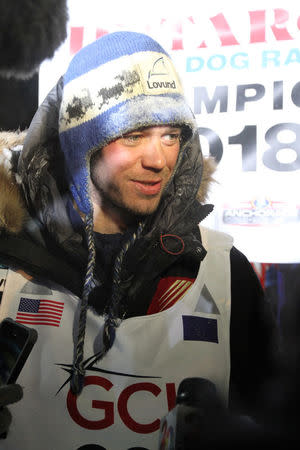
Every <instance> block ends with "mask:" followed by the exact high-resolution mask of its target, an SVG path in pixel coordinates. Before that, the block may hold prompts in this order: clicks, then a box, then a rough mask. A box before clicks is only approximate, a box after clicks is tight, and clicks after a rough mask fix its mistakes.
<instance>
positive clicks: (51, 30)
mask: <svg viewBox="0 0 300 450" xmlns="http://www.w3.org/2000/svg"><path fill="white" fill-rule="evenodd" d="M0 11H1V14H0V54H1V58H0V76H2V77H5V78H10V77H13V78H17V79H28V78H31V77H32V76H33V74H34V73H35V72H36V71H37V70H38V68H39V66H40V64H41V63H42V62H43V61H44V60H45V59H47V58H51V57H52V56H53V55H54V51H55V50H56V49H57V48H58V46H59V45H60V44H61V43H62V42H63V41H64V40H65V39H66V37H67V19H68V11H67V0H38V1H32V0H22V1H20V0H17V1H7V0H0Z"/></svg>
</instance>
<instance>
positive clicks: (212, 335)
mask: <svg viewBox="0 0 300 450" xmlns="http://www.w3.org/2000/svg"><path fill="white" fill-rule="evenodd" d="M182 325H183V339H184V340H185V341H205V342H215V343H218V342H219V340H218V322H217V320H216V319H211V318H207V317H197V316H182Z"/></svg>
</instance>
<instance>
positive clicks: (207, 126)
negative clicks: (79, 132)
mask: <svg viewBox="0 0 300 450" xmlns="http://www.w3.org/2000/svg"><path fill="white" fill-rule="evenodd" d="M69 15H70V20H69V24H68V38H67V39H66V41H65V42H64V44H63V45H62V46H61V47H60V48H59V49H58V50H57V52H56V54H55V56H54V58H53V59H52V60H51V61H46V62H44V63H43V65H42V66H41V69H40V94H39V97H40V101H42V100H43V98H44V97H45V95H46V94H47V92H48V91H49V90H50V89H51V88H52V86H53V85H54V84H55V83H56V81H57V79H58V78H59V76H60V75H62V74H63V73H64V70H65V69H66V67H67V64H68V62H69V61H70V59H71V57H72V56H73V54H74V53H75V52H76V51H78V50H79V49H80V48H81V47H82V46H83V45H86V44H88V43H89V42H91V41H93V40H94V39H96V38H98V37H100V36H102V35H104V34H106V33H108V32H112V31H117V30H132V31H138V32H144V33H146V34H149V35H151V36H152V37H153V38H155V39H156V40H157V41H159V42H160V43H161V45H162V46H163V47H164V48H165V49H166V50H167V51H168V52H169V53H170V55H171V56H172V58H173V60H174V62H175V65H176V67H177V69H178V71H179V74H180V77H181V79H182V82H183V86H184V89H185V92H186V97H187V99H188V102H189V104H190V106H191V108H192V110H193V111H194V113H195V116H196V119H197V123H198V125H199V135H200V140H201V145H202V149H203V153H204V154H205V155H206V156H208V155H211V156H213V157H214V158H215V160H216V162H217V171H216V174H215V179H216V183H214V185H213V187H212V189H211V192H210V197H209V202H211V203H213V204H214V205H215V209H214V212H213V213H212V214H211V215H210V216H209V217H208V218H207V219H206V221H205V222H206V224H207V225H208V226H211V227H212V228H215V229H219V230H221V231H224V232H227V233H229V234H230V235H232V236H233V237H234V243H235V246H236V247H238V248H239V249H240V250H241V251H243V252H244V253H245V255H246V256H247V257H248V259H249V260H250V261H255V262H264V263H273V262H276V263H293V262H300V239H299V231H300V194H299V192H300V120H299V112H300V111H299V108H300V76H299V75H298V73H300V71H299V69H300V46H299V42H300V6H297V2H295V1H294V0H285V1H283V0H281V1H275V0H274V1H273V2H269V1H268V0H260V1H254V0H253V1H244V2H239V3H238V2H234V1H228V0H227V1H226V2H223V1H214V0H210V2H209V5H207V4H203V3H202V2H198V1H196V0H195V1H188V0H186V1H184V2H182V4H180V5H177V4H176V5H175V3H174V2H173V1H169V0H168V1H166V0H165V1H164V2H162V1H154V0H153V1H151V2H147V3H144V2H140V1H128V2H121V1H120V0H119V1H116V0H111V1H110V2H109V3H105V6H104V5H103V2H101V1H96V0H86V1H85V2H82V1H78V0H69Z"/></svg>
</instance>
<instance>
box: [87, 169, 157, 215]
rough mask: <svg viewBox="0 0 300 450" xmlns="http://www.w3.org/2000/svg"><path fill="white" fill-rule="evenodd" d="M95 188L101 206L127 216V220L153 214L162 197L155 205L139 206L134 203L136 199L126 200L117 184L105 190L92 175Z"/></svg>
mask: <svg viewBox="0 0 300 450" xmlns="http://www.w3.org/2000/svg"><path fill="white" fill-rule="evenodd" d="M91 179H92V183H93V188H94V190H95V191H96V195H97V197H98V202H99V203H100V205H99V206H101V208H104V209H106V210H107V211H108V210H110V211H112V212H117V213H119V215H120V216H124V217H126V218H127V221H128V220H129V221H130V222H132V221H139V220H142V219H144V218H145V217H147V216H150V215H152V214H153V213H154V212H155V211H156V210H157V208H158V205H159V202H160V198H161V197H160V198H159V200H158V201H157V203H156V204H155V205H150V204H149V206H148V207H146V208H139V206H138V204H136V205H134V200H132V202H128V203H127V202H126V200H124V199H123V196H122V194H121V189H120V188H119V187H118V186H116V185H113V186H112V185H111V186H110V189H108V190H104V189H103V188H102V187H101V185H100V183H98V182H97V179H95V178H94V177H91Z"/></svg>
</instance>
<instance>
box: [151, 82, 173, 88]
mask: <svg viewBox="0 0 300 450" xmlns="http://www.w3.org/2000/svg"><path fill="white" fill-rule="evenodd" d="M147 85H148V88H149V89H158V88H169V89H176V83H175V80H173V81H172V82H170V81H152V84H150V82H149V81H148V80H147Z"/></svg>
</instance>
